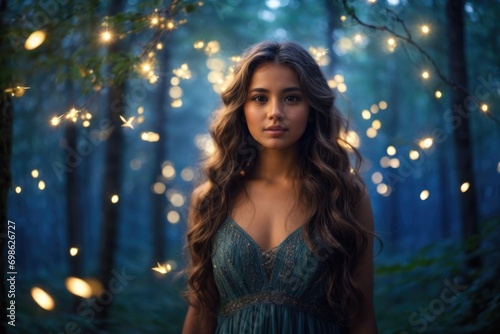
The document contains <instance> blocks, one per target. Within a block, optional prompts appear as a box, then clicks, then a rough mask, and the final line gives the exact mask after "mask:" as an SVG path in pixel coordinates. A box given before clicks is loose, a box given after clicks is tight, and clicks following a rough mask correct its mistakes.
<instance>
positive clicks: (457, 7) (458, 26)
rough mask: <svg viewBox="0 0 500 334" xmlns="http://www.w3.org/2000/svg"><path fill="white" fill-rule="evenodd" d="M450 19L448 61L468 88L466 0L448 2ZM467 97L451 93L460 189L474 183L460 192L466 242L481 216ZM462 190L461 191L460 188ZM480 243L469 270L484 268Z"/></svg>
mask: <svg viewBox="0 0 500 334" xmlns="http://www.w3.org/2000/svg"><path fill="white" fill-rule="evenodd" d="M446 18H447V28H448V62H449V64H448V65H449V72H450V73H449V75H450V80H451V81H452V82H454V83H456V84H457V85H459V86H462V87H464V88H467V63H466V59H465V32H464V30H465V29H464V3H463V0H448V1H447V3H446ZM467 97H468V96H467V94H466V93H465V92H464V91H463V90H461V89H459V88H458V87H454V89H452V91H451V105H452V112H453V114H452V115H453V117H454V121H453V139H454V142H455V164H456V169H457V176H458V186H460V185H461V184H463V183H464V182H469V183H470V188H469V190H468V191H466V192H464V193H462V192H459V207H460V210H461V211H460V213H461V226H462V238H463V240H464V242H465V241H466V240H467V239H468V238H470V237H472V236H477V234H478V232H479V217H478V212H477V211H478V210H477V198H476V182H475V179H474V170H473V165H474V160H473V157H472V143H471V135H470V133H471V130H470V110H469V109H468V108H467V107H468V106H467V107H466V106H465V101H466V98H467ZM456 191H460V189H458V187H457V189H456ZM478 246H479V242H478V243H476V244H475V245H473V247H467V246H466V254H467V255H468V259H467V268H478V267H480V266H481V262H480V259H479V258H478V257H477V256H470V253H472V252H473V251H474V249H477V247H478ZM467 268H466V269H467Z"/></svg>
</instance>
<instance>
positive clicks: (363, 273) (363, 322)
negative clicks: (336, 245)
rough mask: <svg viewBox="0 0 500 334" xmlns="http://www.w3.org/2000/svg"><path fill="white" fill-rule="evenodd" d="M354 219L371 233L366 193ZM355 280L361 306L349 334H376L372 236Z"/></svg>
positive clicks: (371, 222)
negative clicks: (361, 297)
mask: <svg viewBox="0 0 500 334" xmlns="http://www.w3.org/2000/svg"><path fill="white" fill-rule="evenodd" d="M355 212H356V218H357V219H358V222H359V223H360V224H361V225H363V226H364V228H365V229H366V230H367V231H369V232H371V233H373V232H374V228H373V225H374V224H373V213H372V206H371V202H370V197H369V196H368V193H367V192H366V190H365V192H364V193H363V195H362V197H361V200H360V201H359V204H358V206H357V208H356V211H355ZM355 275H356V280H357V282H358V283H359V287H360V288H361V292H362V294H363V297H364V298H363V300H362V304H361V305H360V309H359V313H358V314H357V316H356V317H355V318H354V319H353V321H352V325H351V326H349V333H352V334H375V333H377V323H376V320H375V311H374V308H373V236H371V235H370V236H368V244H367V247H366V250H365V251H364V253H363V255H362V256H361V259H360V262H359V265H358V268H357V270H356V273H355Z"/></svg>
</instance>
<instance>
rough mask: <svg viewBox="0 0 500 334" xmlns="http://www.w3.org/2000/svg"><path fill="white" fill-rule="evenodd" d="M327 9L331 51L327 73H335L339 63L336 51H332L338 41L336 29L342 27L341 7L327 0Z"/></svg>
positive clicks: (328, 39)
mask: <svg viewBox="0 0 500 334" xmlns="http://www.w3.org/2000/svg"><path fill="white" fill-rule="evenodd" d="M325 10H326V15H327V16H326V18H327V21H328V27H327V28H326V36H325V37H326V48H327V49H328V50H329V51H330V53H329V56H330V63H329V64H328V67H327V69H326V71H327V73H326V74H327V75H329V76H330V75H333V73H335V67H336V66H337V64H338V61H339V59H338V57H337V55H336V54H335V52H331V50H332V48H333V44H334V43H335V42H336V41H335V38H334V37H333V36H334V33H335V30H337V29H339V28H340V15H339V8H338V6H335V4H334V2H333V1H332V0H325Z"/></svg>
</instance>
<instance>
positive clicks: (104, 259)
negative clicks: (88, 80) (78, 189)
mask: <svg viewBox="0 0 500 334" xmlns="http://www.w3.org/2000/svg"><path fill="white" fill-rule="evenodd" d="M125 6H126V1H124V0H119V1H112V2H111V6H110V9H109V14H110V15H116V14H119V13H123V12H124V9H125ZM125 47H126V45H125V41H124V40H117V41H115V42H114V43H113V44H111V46H110V48H109V53H110V54H118V53H120V52H123V51H124V50H125ZM123 77H124V78H125V77H126V76H125V75H124V76H123ZM125 89H126V83H125V81H124V80H121V81H120V82H119V83H114V84H113V85H112V86H111V87H110V88H109V93H108V94H109V95H108V103H107V105H106V108H107V115H106V118H107V121H108V122H111V125H110V127H112V130H111V134H110V135H109V137H108V140H107V142H106V149H105V157H104V164H105V165H104V180H103V193H102V198H101V200H102V208H103V215H102V225H101V243H100V253H99V255H100V256H99V258H100V266H99V279H100V281H101V284H102V286H103V288H104V290H103V293H102V295H101V296H99V297H98V298H97V300H102V301H103V303H102V304H103V305H101V306H102V311H101V312H99V313H98V317H99V318H100V320H101V321H100V324H99V326H100V328H101V329H103V330H104V331H106V329H107V327H108V326H107V317H108V312H109V309H110V307H111V303H112V301H113V299H114V297H113V296H111V297H110V296H109V295H110V293H112V292H113V291H115V288H114V287H113V286H111V283H112V282H113V280H112V278H113V269H114V270H117V269H116V268H115V253H116V251H117V248H118V224H119V204H118V203H116V204H114V203H112V202H111V198H112V196H113V195H119V194H120V184H121V176H122V170H121V165H122V159H123V142H124V140H123V132H122V127H121V124H122V122H121V120H120V114H122V113H123V111H124V110H125V108H126V102H125ZM104 304H105V305H104Z"/></svg>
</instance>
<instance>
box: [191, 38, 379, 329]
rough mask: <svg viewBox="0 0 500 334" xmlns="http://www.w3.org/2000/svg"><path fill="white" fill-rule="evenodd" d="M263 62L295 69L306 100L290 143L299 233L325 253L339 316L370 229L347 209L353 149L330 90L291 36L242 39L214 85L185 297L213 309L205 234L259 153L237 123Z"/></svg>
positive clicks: (356, 161)
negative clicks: (244, 45) (300, 126)
mask: <svg viewBox="0 0 500 334" xmlns="http://www.w3.org/2000/svg"><path fill="white" fill-rule="evenodd" d="M264 63H274V64H281V65H285V66H288V67H289V68H291V69H292V70H293V71H295V73H296V74H297V76H298V78H299V80H300V84H301V88H302V90H303V94H304V97H305V99H306V101H307V103H308V105H309V107H310V112H309V115H310V116H309V117H310V119H309V122H308V124H307V127H306V130H305V132H304V134H303V136H302V137H301V138H300V139H299V142H298V145H297V147H298V148H297V149H298V156H299V157H300V159H298V161H297V168H298V173H299V177H300V180H301V181H300V182H301V185H300V187H299V200H300V201H301V203H304V204H305V207H306V208H307V210H308V211H307V219H306V222H305V225H304V228H303V233H304V238H305V240H306V242H307V244H308V246H309V247H310V248H311V249H312V251H313V252H314V253H315V254H316V255H317V256H318V257H319V258H320V259H322V260H324V261H326V265H325V266H324V268H326V271H325V273H324V275H325V276H324V277H325V278H326V279H327V284H326V291H325V294H326V296H327V301H328V304H329V306H330V308H331V310H332V314H334V315H335V316H336V317H337V320H338V321H339V322H341V323H344V324H347V323H348V322H349V320H351V319H352V318H353V317H354V315H355V313H356V312H357V310H359V307H360V303H361V298H362V294H361V291H360V289H359V287H358V286H357V285H356V281H355V279H354V271H355V269H356V267H357V265H358V263H359V260H360V257H361V255H362V254H363V252H364V250H365V249H366V247H367V245H368V237H369V236H370V233H369V232H368V231H366V230H365V229H364V228H363V226H362V225H361V224H360V223H359V222H358V221H357V220H356V215H355V213H356V212H355V208H356V206H357V204H358V202H359V199H360V198H361V196H362V194H363V191H364V182H363V180H362V179H361V178H360V176H359V173H358V172H359V168H360V164H361V156H360V155H359V153H358V151H357V150H356V148H355V147H353V146H352V145H350V144H349V143H348V142H347V141H346V140H345V134H346V133H347V122H346V120H345V119H344V117H343V116H342V114H341V113H340V112H339V111H338V110H337V109H336V108H335V107H334V94H333V92H332V90H331V89H330V87H329V86H328V83H327V81H326V79H325V77H324V75H323V73H322V72H321V69H320V68H319V66H318V65H317V63H316V62H315V60H314V59H313V58H312V57H311V55H310V54H309V53H308V52H307V51H306V50H305V49H303V48H302V47H301V46H299V45H297V44H295V43H291V42H285V43H278V42H261V43H258V44H255V45H254V46H252V47H250V48H249V49H248V50H247V51H246V52H245V54H244V56H243V57H242V60H241V61H240V62H239V63H238V64H237V66H236V69H235V71H234V78H233V80H232V82H231V83H230V85H229V86H228V88H227V89H226V90H225V91H224V92H223V93H222V101H223V106H222V108H221V109H219V110H217V111H216V112H215V113H214V118H213V120H212V123H211V126H210V134H211V136H212V138H213V142H214V145H215V152H214V153H213V154H212V155H211V156H210V157H208V158H207V160H206V161H205V163H204V167H203V171H204V176H205V178H206V179H205V180H204V191H203V192H201V194H200V196H199V198H198V199H197V200H195V201H193V202H192V207H191V211H190V218H189V219H190V224H189V225H190V228H189V230H188V232H187V248H188V251H189V254H190V263H189V267H188V268H187V283H188V289H187V291H186V297H187V298H188V300H189V301H190V303H192V304H194V306H195V307H198V308H201V310H202V311H203V312H204V311H210V312H216V310H217V307H218V306H219V296H218V293H217V289H216V286H215V281H214V277H213V272H212V261H211V255H212V241H213V239H214V236H215V234H216V233H217V230H218V229H219V227H220V226H221V224H222V223H223V222H224V220H225V219H226V218H227V217H228V215H229V214H230V213H231V211H232V208H233V206H234V203H235V199H236V197H237V195H238V194H239V193H240V192H241V191H244V183H245V174H247V173H249V172H251V170H252V168H253V165H252V162H253V161H254V160H255V159H256V157H257V156H258V154H259V146H258V145H257V144H256V142H255V141H254V140H253V138H252V137H251V135H250V133H249V131H248V128H247V125H246V123H245V116H244V111H243V105H244V103H245V100H246V98H247V93H248V88H249V84H250V81H251V78H252V75H253V73H254V72H255V70H256V69H257V68H258V67H259V65H261V64H264ZM191 297H195V298H191Z"/></svg>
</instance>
